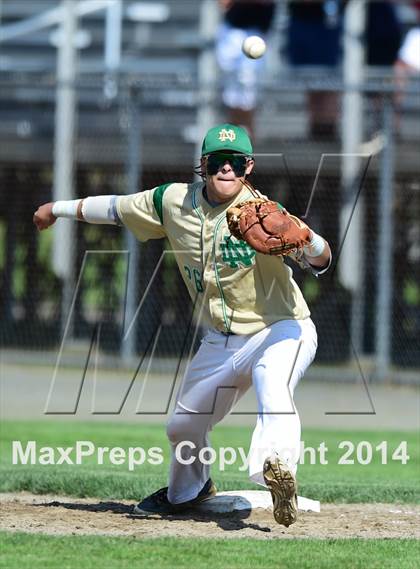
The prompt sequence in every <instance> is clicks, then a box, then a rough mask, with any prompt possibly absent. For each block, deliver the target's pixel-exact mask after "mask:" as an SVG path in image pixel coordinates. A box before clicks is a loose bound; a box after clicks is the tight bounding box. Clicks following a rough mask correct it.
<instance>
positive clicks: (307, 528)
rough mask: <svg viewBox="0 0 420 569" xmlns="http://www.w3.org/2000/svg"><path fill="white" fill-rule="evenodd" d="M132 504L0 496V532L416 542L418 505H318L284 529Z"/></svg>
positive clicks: (253, 515) (266, 518) (247, 515)
mask: <svg viewBox="0 0 420 569" xmlns="http://www.w3.org/2000/svg"><path fill="white" fill-rule="evenodd" d="M133 506H134V504H133V502H127V501H116V500H115V501H108V502H105V501H101V500H99V499H92V498H91V499H82V498H69V497H63V496H50V495H44V496H38V495H33V494H29V493H26V492H24V493H16V494H13V493H7V494H0V529H2V530H9V531H25V532H33V533H45V534H55V535H81V534H88V535H112V536H135V537H139V538H141V537H206V538H215V537H219V538H220V537H225V538H230V537H252V538H258V539H276V538H302V537H317V538H327V537H328V538H340V537H365V538H401V537H416V538H420V529H419V528H420V506H411V505H407V504H404V505H397V504H322V508H321V512H320V513H312V512H302V513H300V514H299V519H298V521H297V522H296V524H294V525H292V526H290V527H289V528H285V527H283V526H279V525H278V524H276V523H275V521H274V519H273V517H272V514H271V512H269V511H267V510H265V509H259V508H257V509H255V510H252V511H249V510H248V511H247V510H242V511H239V512H234V513H224V514H216V513H203V512H194V511H192V512H190V513H188V514H184V515H182V516H181V515H177V516H166V517H160V516H153V517H142V516H134V515H133Z"/></svg>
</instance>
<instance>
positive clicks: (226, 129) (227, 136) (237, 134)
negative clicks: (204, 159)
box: [201, 123, 254, 156]
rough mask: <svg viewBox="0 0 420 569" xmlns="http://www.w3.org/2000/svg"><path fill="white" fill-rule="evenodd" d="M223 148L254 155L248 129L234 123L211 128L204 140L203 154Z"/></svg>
mask: <svg viewBox="0 0 420 569" xmlns="http://www.w3.org/2000/svg"><path fill="white" fill-rule="evenodd" d="M221 150H225V151H228V152H229V151H230V152H240V153H241V154H246V155H247V156H252V155H253V154H254V150H253V148H252V143H251V139H250V138H249V136H248V133H247V132H246V130H245V129H244V128H242V127H240V126H236V125H234V124H229V123H225V124H219V125H217V126H215V127H213V128H211V129H210V130H209V131H208V133H207V134H206V136H205V137H204V140H203V146H202V148H201V156H205V155H206V154H210V153H212V152H219V151H221Z"/></svg>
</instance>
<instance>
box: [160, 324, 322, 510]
mask: <svg viewBox="0 0 420 569" xmlns="http://www.w3.org/2000/svg"><path fill="white" fill-rule="evenodd" d="M316 348H317V334H316V329H315V325H314V324H313V322H312V320H311V319H310V318H308V319H305V320H282V321H280V322H276V323H275V324H272V325H271V326H268V327H267V328H264V330H261V331H260V332H258V333H257V334H253V335H247V336H240V335H231V336H225V335H223V334H222V333H220V332H217V331H215V330H211V331H210V332H208V334H207V335H206V336H205V337H204V338H203V340H202V343H201V347H200V349H199V350H198V352H197V353H196V355H195V356H194V358H193V359H192V360H191V362H190V365H189V367H188V369H187V372H186V374H185V377H184V381H183V383H182V386H181V388H180V392H179V394H178V399H177V404H176V406H175V409H174V412H173V414H172V416H171V418H170V420H169V422H168V425H167V435H168V438H169V441H170V443H171V446H172V461H171V467H170V474H169V490H168V499H169V501H170V502H172V503H174V504H176V503H180V502H185V501H187V500H191V499H193V498H195V497H196V496H197V494H198V492H199V491H200V490H201V489H202V487H203V486H204V484H205V483H206V481H207V479H208V478H209V472H210V467H209V466H208V465H205V464H203V463H202V462H200V461H199V460H198V459H196V460H195V461H194V462H192V463H191V464H182V463H181V462H180V461H179V460H178V459H177V458H176V456H175V449H176V447H177V445H178V444H179V443H182V442H183V441H191V443H194V445H195V447H194V448H193V449H190V448H189V447H185V446H183V451H182V458H183V460H188V459H189V458H190V457H192V456H195V457H197V456H198V453H199V451H200V449H201V448H204V447H207V446H210V443H209V439H208V435H209V432H210V431H211V430H212V428H213V426H214V425H215V424H216V423H218V422H219V421H221V420H222V419H223V418H224V417H225V416H226V415H227V414H228V413H229V412H230V411H231V409H232V407H233V406H234V405H235V403H236V402H237V401H238V399H239V398H240V397H241V396H242V395H243V394H244V393H245V392H246V391H247V390H248V389H249V387H250V386H251V385H254V388H255V392H256V397H257V402H258V416H257V424H256V427H255V430H254V433H253V435H252V441H251V447H250V460H249V475H250V478H251V480H253V481H254V482H257V483H259V484H263V485H264V478H263V475H262V468H263V464H264V460H265V458H267V456H269V455H271V454H272V453H273V452H277V453H278V454H279V456H280V457H281V458H282V460H284V461H286V462H287V463H288V465H289V467H290V468H291V469H292V470H293V471H294V472H296V468H297V462H298V460H299V453H300V435H301V429H300V419H299V415H298V413H297V411H296V407H295V405H294V402H293V393H294V389H295V387H296V385H297V384H298V382H299V380H300V379H301V377H302V376H303V375H304V373H305V371H306V369H307V368H308V366H309V365H310V364H311V362H312V360H313V359H314V357H315V352H316Z"/></svg>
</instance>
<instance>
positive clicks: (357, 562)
mask: <svg viewBox="0 0 420 569" xmlns="http://www.w3.org/2000/svg"><path fill="white" fill-rule="evenodd" d="M0 545H1V551H2V554H1V558H0V567H5V568H6V567H7V569H15V568H16V569H26V568H29V567H30V568H31V569H38V568H39V569H44V568H45V569H50V568H51V569H52V568H54V569H55V568H57V567H59V568H60V569H70V568H72V569H73V568H77V569H79V568H80V567H83V568H84V569H91V568H92V569H93V568H96V567H101V568H102V569H108V568H109V569H110V568H112V569H114V568H118V569H123V568H127V569H133V567H135V568H136V569H141V568H143V567H144V568H147V569H149V567H151V566H152V567H154V568H156V569H161V568H165V569H174V568H181V567H182V568H184V567H185V568H187V567H188V568H190V567H200V569H203V568H207V567H211V569H250V568H252V569H258V568H262V567H267V568H270V569H273V568H276V569H282V568H284V569H293V568H299V569H323V568H327V567H329V568H330V567H334V568H340V569H347V568H348V569H358V568H360V569H362V568H363V569H366V568H369V569H383V568H384V567H386V568H387V569H415V568H416V567H418V558H419V555H420V547H419V542H418V541H416V540H410V539H401V540H361V539H359V540H358V539H348V540H345V539H340V540H314V539H305V540H281V539H280V540H274V539H273V540H271V541H255V540H252V539H229V540H228V539H226V540H221V539H218V540H212V541H211V540H204V539H196V540H191V539H182V538H179V539H165V540H163V539H142V540H138V539H136V538H109V537H107V538H104V537H85V536H77V537H76V536H75V537H51V536H41V535H30V534H10V533H0ZM215 552H217V554H216V555H215Z"/></svg>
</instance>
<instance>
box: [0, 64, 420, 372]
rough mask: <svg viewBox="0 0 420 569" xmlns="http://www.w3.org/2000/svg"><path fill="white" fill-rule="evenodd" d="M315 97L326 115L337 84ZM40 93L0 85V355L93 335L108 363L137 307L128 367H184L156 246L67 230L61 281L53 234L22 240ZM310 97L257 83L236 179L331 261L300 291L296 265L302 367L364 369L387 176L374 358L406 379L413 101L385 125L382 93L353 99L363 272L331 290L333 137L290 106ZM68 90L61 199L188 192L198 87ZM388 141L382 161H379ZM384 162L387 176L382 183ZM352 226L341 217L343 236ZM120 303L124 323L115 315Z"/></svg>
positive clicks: (216, 100)
mask: <svg viewBox="0 0 420 569" xmlns="http://www.w3.org/2000/svg"><path fill="white" fill-rule="evenodd" d="M322 85H323V87H322V88H323V89H326V88H328V89H329V90H335V92H336V93H337V100H338V102H339V105H340V106H341V105H342V101H343V91H344V88H343V85H340V84H339V83H337V82H334V81H333V80H331V81H330V82H329V83H328V82H326V81H324V82H323V83H322ZM208 87H209V86H208ZM55 88H56V84H55V79H54V77H52V76H48V75H45V74H43V75H42V74H40V75H39V76H37V75H31V76H28V75H25V74H21V75H19V76H16V75H13V74H11V75H10V76H9V77H8V76H5V75H3V77H2V78H1V97H0V105H1V107H0V113H1V126H0V138H1V154H0V187H1V188H2V191H1V193H0V236H1V239H0V242H1V247H0V269H1V277H0V307H1V314H2V318H1V324H0V339H1V345H2V347H3V348H18V349H31V350H37V351H46V350H57V349H58V348H59V347H60V345H61V342H62V339H63V334H65V336H66V341H67V344H68V345H73V346H74V345H79V346H84V348H83V349H85V347H86V346H91V345H92V339H95V338H96V339H97V338H98V333H99V332H98V331H99V328H98V326H99V324H100V325H101V326H100V346H101V351H103V353H109V354H111V355H112V357H113V358H115V361H117V360H118V356H119V355H120V354H122V353H123V352H124V350H123V344H124V341H123V329H124V326H125V329H127V318H128V319H130V318H131V317H132V316H133V315H134V313H135V310H137V308H138V307H139V306H140V308H139V316H138V318H137V319H136V326H135V333H134V336H132V338H134V339H133V340H132V348H131V349H132V351H133V354H132V355H134V356H135V357H137V358H138V357H141V355H142V354H144V353H146V352H150V350H152V349H153V350H156V351H155V355H157V356H161V357H167V358H178V357H180V355H183V356H185V355H187V353H188V350H189V349H190V346H191V343H194V342H196V341H197V338H195V335H194V326H192V312H193V307H192V303H191V301H190V299H189V297H188V295H187V292H186V290H185V287H184V285H183V283H182V280H181V277H180V276H179V274H178V269H177V267H176V264H175V261H174V259H173V257H172V256H171V254H170V252H168V251H167V250H168V245H167V243H166V242H164V241H152V242H148V243H146V244H138V243H137V244H136V245H134V244H133V243H132V242H130V240H129V238H128V237H127V235H126V233H125V231H124V230H123V229H121V228H117V227H105V226H101V227H98V226H90V225H87V224H77V225H76V231H75V233H74V236H73V238H72V240H71V242H68V243H65V244H62V245H63V249H66V248H67V250H68V251H70V254H69V257H70V259H71V273H70V274H69V275H68V277H67V278H65V279H63V278H60V276H59V275H58V274H57V271H56V270H55V267H54V262H53V247H54V243H53V241H54V232H53V231H52V230H49V231H46V232H42V233H37V232H36V230H35V228H34V226H33V224H32V215H33V212H34V211H35V209H36V208H37V206H38V205H40V204H41V203H44V202H46V201H50V200H52V187H53V180H54V161H53V156H54V100H55V99H54V93H55ZM319 88H320V83H319V79H317V80H316V81H315V80H313V79H311V78H309V79H306V80H305V81H298V82H292V81H288V79H287V78H283V79H282V81H281V82H280V83H275V84H267V85H265V86H264V91H263V96H262V97H261V100H262V103H261V104H260V107H259V110H258V113H257V120H256V127H257V128H256V130H257V137H256V143H255V150H256V172H255V174H254V175H253V180H252V181H253V183H254V185H255V186H256V187H257V188H258V189H259V190H261V191H262V192H263V193H265V194H266V195H268V196H269V197H270V198H272V199H276V200H278V201H280V202H281V203H282V204H283V205H284V206H285V207H286V208H287V209H288V210H289V211H291V212H293V213H295V214H297V215H300V216H303V217H305V216H306V219H307V220H308V222H309V223H310V225H311V226H313V227H314V229H315V230H317V231H319V232H321V233H322V234H323V235H324V236H325V237H326V238H327V239H328V241H329V242H330V243H331V246H332V249H333V253H334V264H333V267H332V269H331V270H330V272H329V273H327V275H325V276H324V277H322V278H320V279H314V278H313V277H312V276H311V275H309V274H307V273H305V272H302V271H301V270H300V269H299V268H296V269H295V278H296V280H297V282H298V284H299V285H300V287H301V288H302V290H303V292H304V295H305V297H306V299H307V300H308V302H309V305H310V308H311V311H312V314H313V319H314V321H315V323H316V325H317V328H318V332H319V350H318V356H317V362H318V363H324V364H328V365H333V364H334V365H336V366H337V365H340V366H343V365H344V366H350V365H352V362H353V363H354V361H355V358H356V359H357V358H364V357H368V358H369V357H370V358H374V357H375V352H376V351H377V345H376V337H377V334H378V303H377V299H378V294H379V290H378V286H380V278H379V275H378V270H379V269H378V258H379V257H380V255H381V251H380V247H381V245H380V243H381V241H380V237H379V236H380V231H381V227H382V229H383V226H381V216H380V213H381V211H380V208H381V207H382V206H381V205H380V204H381V203H382V202H381V199H382V198H383V196H382V198H381V192H382V191H383V184H384V175H385V172H388V173H390V175H391V177H392V180H391V182H392V195H393V198H392V203H391V215H392V219H393V222H394V225H393V227H389V231H390V232H391V235H390V243H391V246H392V254H391V255H390V263H391V265H390V266H391V267H392V274H391V277H392V279H391V283H390V285H391V289H390V290H391V295H390V297H389V300H388V302H389V303H390V312H391V322H390V337H391V343H390V354H389V357H390V364H391V365H392V366H394V367H397V368H409V369H412V370H413V371H415V370H416V369H418V368H419V367H420V350H419V346H418V338H419V337H420V285H419V283H420V262H419V261H420V227H419V219H420V184H419V163H418V155H417V150H418V149H419V142H420V131H419V124H420V122H419V120H420V119H419V109H420V104H419V98H418V95H416V91H415V90H412V91H410V93H411V95H410V94H409V95H407V96H405V98H403V103H402V105H400V106H399V108H398V110H397V109H395V108H394V107H393V106H392V121H391V126H389V125H388V126H387V125H386V124H385V122H384V121H385V118H384V117H385V114H384V108H385V103H386V102H387V104H388V105H392V100H393V93H392V91H393V88H392V85H391V84H390V82H389V80H388V81H383V80H382V81H380V82H378V83H377V84H374V86H373V87H372V85H370V86H367V87H366V88H364V89H363V91H360V95H361V97H362V99H363V125H364V129H363V130H364V132H363V141H362V142H363V144H362V146H361V147H360V149H359V154H360V159H359V163H358V169H357V173H356V174H355V177H354V180H353V185H352V190H351V192H353V193H352V196H353V198H354V200H353V201H354V203H356V198H358V196H359V192H360V196H359V198H360V203H363V208H362V225H361V234H360V235H359V238H358V239H357V241H356V242H355V243H354V247H355V248H358V250H359V251H358V252H359V254H361V258H362V266H363V272H362V279H361V282H360V283H359V286H358V287H357V289H354V288H352V287H348V286H346V282H343V279H342V276H341V272H340V270H339V263H340V262H350V261H349V259H348V257H347V260H345V259H344V261H343V258H342V257H341V253H342V251H341V248H342V242H343V220H342V219H341V218H340V216H341V213H342V209H343V199H344V198H343V195H344V193H345V192H344V189H343V179H342V178H343V176H342V170H343V156H342V146H341V139H340V136H338V137H337V138H331V139H325V140H321V141H319V140H313V139H311V138H309V137H308V136H309V135H308V131H307V109H306V106H305V100H306V93H307V92H308V91H310V90H311V89H312V90H314V89H319ZM75 92H76V98H77V109H78V112H77V128H76V133H75V165H74V197H81V198H83V197H86V196H94V195H102V194H123V193H131V192H132V191H137V190H138V189H149V188H152V187H154V186H157V185H159V184H161V183H165V182H170V181H187V182H188V181H192V180H193V168H194V166H196V165H197V164H196V148H197V144H198V143H199V141H200V139H201V138H202V136H203V134H204V131H205V125H201V124H200V123H199V121H198V119H197V116H198V114H197V113H198V110H199V109H200V105H201V104H202V100H201V97H202V93H203V89H202V87H200V89H198V87H197V85H196V83H194V81H193V80H192V79H191V78H185V77H178V79H177V80H174V79H173V78H172V79H171V82H170V83H165V81H164V79H163V78H162V79H159V77H155V78H153V79H151V80H148V81H146V80H143V81H139V80H138V79H136V78H133V77H130V76H123V77H121V78H120V81H119V88H118V92H117V94H116V96H115V97H114V98H112V99H110V98H109V97H107V96H106V93H105V92H104V80H103V77H102V76H99V75H98V76H92V77H89V78H84V79H80V80H79V81H78V82H77V85H76V90H75ZM205 104H206V105H209V106H210V107H211V110H212V113H213V116H214V118H215V119H217V120H219V119H220V120H221V119H223V118H224V116H223V108H222V105H221V102H220V88H219V86H213V88H212V89H211V90H209V96H208V97H206V102H205ZM340 116H341V114H340ZM338 126H340V125H338ZM338 132H339V129H338ZM391 143H392V145H393V146H392V147H393V154H392V155H386V154H384V153H385V151H386V148H387V147H389V145H390V144H391ZM387 145H388V146H387ZM384 160H385V162H384ZM387 160H388V161H389V160H391V161H392V164H388V166H389V168H388V170H386V169H385V170H384V165H385V166H386V165H387ZM387 175H389V174H387ZM309 206H310V207H309ZM351 213H352V212H351ZM352 221H353V218H352V217H351V216H348V219H347V225H351V223H352ZM59 223H70V222H68V221H66V220H61V221H59ZM344 225H346V224H344ZM164 251H167V252H166V254H165V255H164V256H163V257H162V254H163V252H164ZM382 253H384V252H383V251H382ZM386 254H387V252H386V251H385V255H386ZM347 255H348V253H347ZM337 262H338V263H337ZM131 271H132V272H131ZM130 275H131V276H130ZM130 278H131V280H130ZM130 282H131V283H132V284H131V285H130ZM66 286H67V288H68V289H70V291H71V294H70V297H68V300H67V304H66V303H63V294H64V289H65V287H66ZM130 286H131V289H130ZM75 290H77V294H76V295H75V296H74V297H73V293H74V291H75ZM127 292H128V293H129V295H130V294H131V298H129V299H127ZM72 299H73V300H74V306H73V311H72V318H71V319H70V320H68V316H69V314H70V310H71V304H70V302H71V300H72ZM355 299H356V300H358V306H359V307H361V308H360V314H359V318H358V328H356V330H357V338H355V332H354V330H355V329H354V327H353V329H352V324H351V322H352V319H353V318H354V311H355V306H356V305H355ZM142 300H143V302H142ZM130 302H131V306H132V307H134V309H133V308H132V314H131V316H130V315H129V314H126V310H127V306H128V304H127V303H130ZM124 322H125V323H124ZM66 325H69V326H68V328H67V329H66ZM352 330H353V331H352ZM157 332H159V339H158V340H157V341H155V338H156V334H157ZM355 340H356V341H355ZM397 375H398V374H397ZM394 377H395V375H394Z"/></svg>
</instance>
